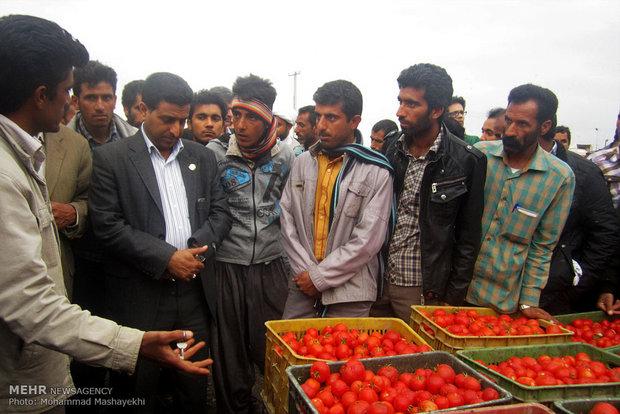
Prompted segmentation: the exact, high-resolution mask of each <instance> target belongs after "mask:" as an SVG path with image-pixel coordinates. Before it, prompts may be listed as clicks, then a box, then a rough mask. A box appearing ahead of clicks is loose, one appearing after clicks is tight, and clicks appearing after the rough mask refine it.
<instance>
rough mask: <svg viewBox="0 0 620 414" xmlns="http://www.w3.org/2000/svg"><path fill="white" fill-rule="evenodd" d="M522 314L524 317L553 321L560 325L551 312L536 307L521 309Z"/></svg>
mask: <svg viewBox="0 0 620 414" xmlns="http://www.w3.org/2000/svg"><path fill="white" fill-rule="evenodd" d="M521 313H522V314H523V316H525V317H526V318H529V319H544V320H546V321H551V322H553V323H558V324H559V323H560V321H558V320H557V319H555V318H554V317H553V316H551V314H550V313H549V312H547V311H546V310H544V309H541V308H539V307H536V306H531V307H529V308H526V309H521Z"/></svg>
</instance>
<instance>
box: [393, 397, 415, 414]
mask: <svg viewBox="0 0 620 414" xmlns="http://www.w3.org/2000/svg"><path fill="white" fill-rule="evenodd" d="M412 403H413V401H410V400H409V398H407V396H405V395H403V394H398V395H397V396H396V397H394V401H392V405H393V406H394V410H396V411H397V412H400V413H407V412H409V409H410V408H411V407H412V405H411V404H412Z"/></svg>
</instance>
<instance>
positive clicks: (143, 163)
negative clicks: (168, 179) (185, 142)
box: [127, 132, 164, 217]
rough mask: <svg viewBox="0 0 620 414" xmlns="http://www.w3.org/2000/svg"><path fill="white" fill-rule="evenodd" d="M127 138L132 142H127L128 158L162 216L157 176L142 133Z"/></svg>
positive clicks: (162, 210)
mask: <svg viewBox="0 0 620 414" xmlns="http://www.w3.org/2000/svg"><path fill="white" fill-rule="evenodd" d="M127 139H132V142H131V143H130V144H129V159H130V160H131V162H132V163H133V165H134V166H135V167H136V171H137V173H138V175H139V176H140V178H141V179H142V182H143V183H144V186H145V187H146V189H147V190H148V192H149V194H150V195H151V198H152V199H153V201H154V202H155V204H156V205H157V208H158V209H159V212H160V213H161V215H162V217H163V216H164V209H163V207H162V205H161V195H160V194H159V187H158V186H157V177H156V176H155V170H154V169H153V164H152V163H151V156H150V155H149V152H148V148H147V147H146V144H145V143H144V138H143V137H142V133H140V132H138V134H136V135H134V136H133V137H132V138H127Z"/></svg>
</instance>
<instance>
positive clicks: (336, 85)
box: [312, 79, 364, 121]
mask: <svg viewBox="0 0 620 414" xmlns="http://www.w3.org/2000/svg"><path fill="white" fill-rule="evenodd" d="M312 99H314V102H315V103H317V104H319V105H337V104H342V112H343V113H344V114H345V115H346V116H347V121H350V120H351V118H352V117H354V116H355V115H361V114H362V107H363V105H364V102H363V99H362V93H361V92H360V90H359V89H358V88H357V86H355V85H353V84H352V83H351V82H349V81H346V80H342V79H339V80H335V81H331V82H327V83H326V84H324V85H323V86H321V87H320V88H319V89H317V90H316V92H314V95H312Z"/></svg>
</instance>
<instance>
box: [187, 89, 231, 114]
mask: <svg viewBox="0 0 620 414" xmlns="http://www.w3.org/2000/svg"><path fill="white" fill-rule="evenodd" d="M210 104H213V105H217V106H218V107H219V108H220V116H221V117H222V118H224V117H226V113H227V112H228V105H227V104H226V102H224V99H223V98H222V96H221V95H219V94H218V93H215V92H213V91H212V90H207V89H203V90H201V91H198V92H196V93H195V94H194V99H192V104H191V106H190V107H189V117H190V118H191V117H192V116H193V115H194V110H195V109H196V108H197V107H199V106H201V105H210Z"/></svg>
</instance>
